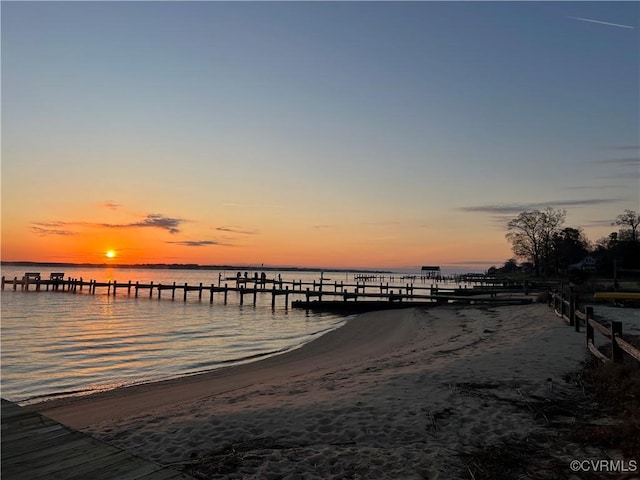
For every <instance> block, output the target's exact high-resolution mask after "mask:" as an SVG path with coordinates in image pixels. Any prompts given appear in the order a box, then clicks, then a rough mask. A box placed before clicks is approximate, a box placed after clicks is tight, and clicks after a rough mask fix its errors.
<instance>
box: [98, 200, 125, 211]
mask: <svg viewBox="0 0 640 480" xmlns="http://www.w3.org/2000/svg"><path fill="white" fill-rule="evenodd" d="M99 206H100V207H102V208H108V209H109V210H116V209H117V208H120V205H119V204H118V203H114V202H111V201H107V202H102V203H101V204H100V205H99Z"/></svg>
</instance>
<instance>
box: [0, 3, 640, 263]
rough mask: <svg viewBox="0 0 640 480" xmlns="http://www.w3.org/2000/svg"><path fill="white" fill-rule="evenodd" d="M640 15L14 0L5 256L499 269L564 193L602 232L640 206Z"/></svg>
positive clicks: (6, 36) (7, 22)
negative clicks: (527, 226)
mask: <svg viewBox="0 0 640 480" xmlns="http://www.w3.org/2000/svg"><path fill="white" fill-rule="evenodd" d="M639 6H640V3H638V2H619V3H618V2H531V3H529V2H491V3H485V2H473V3H467V2H408V3H398V2H355V3H343V2H258V3H253V2H236V3H234V2H193V3H191V2H139V3H132V2H131V3H130V2H102V3H98V2H37V3H36V2H7V1H3V2H2V4H1V9H2V12H1V13H2V52H1V53H2V260H5V261H11V260H13V261H16V260H33V261H51V262H96V263H98V262H100V263H101V262H105V261H108V262H117V263H199V264H236V265H239V264H242V265H259V264H265V265H272V266H282V265H298V266H322V267H386V268H393V267H408V266H419V265H431V264H433V265H458V266H461V268H469V269H480V270H482V269H486V268H488V267H490V266H491V265H501V264H502V263H503V262H504V261H505V260H506V259H508V258H509V257H511V256H512V253H511V249H510V245H509V244H508V243H507V241H506V240H505V233H506V222H507V221H508V220H509V219H511V218H514V217H515V216H517V214H518V213H520V212H521V211H524V210H531V209H543V208H545V207H547V206H552V207H555V208H564V209H566V210H567V222H566V225H567V226H572V227H580V228H583V229H584V232H585V233H586V235H587V236H588V238H589V239H590V240H592V241H594V242H595V241H596V240H598V239H599V238H601V237H604V236H606V235H608V234H609V233H610V232H612V231H614V230H616V228H617V227H614V226H612V225H611V224H612V223H613V221H614V220H615V217H616V216H617V215H618V214H620V213H622V212H623V211H624V210H625V209H632V210H639V209H640V139H639V136H640V133H639V132H640V93H639V92H640V64H639V61H640V60H639V59H640V21H639V18H640V8H639ZM109 251H112V252H114V256H113V258H108V257H107V256H106V253H107V252H109Z"/></svg>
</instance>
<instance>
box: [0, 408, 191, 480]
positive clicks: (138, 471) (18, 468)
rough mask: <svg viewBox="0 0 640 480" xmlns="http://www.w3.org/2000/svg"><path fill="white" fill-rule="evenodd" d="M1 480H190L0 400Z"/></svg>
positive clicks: (188, 477)
mask: <svg viewBox="0 0 640 480" xmlns="http://www.w3.org/2000/svg"><path fill="white" fill-rule="evenodd" d="M0 414H1V416H2V471H1V474H2V480H24V479H29V480H39V479H42V480H49V479H54V478H55V479H64V480H71V479H78V480H81V479H91V480H115V479H122V480H124V479H126V480H134V479H135V480H180V479H181V480H190V479H192V477H190V476H188V475H186V474H184V473H181V472H179V471H177V470H174V469H173V468H170V467H166V466H162V465H160V464H157V463H154V462H151V461H148V460H145V459H143V458H142V457H139V456H137V455H135V454H133V453H129V452H126V451H124V450H121V449H119V448H116V447H114V446H112V445H109V444H108V443H105V442H101V441H99V440H97V439H95V438H93V437H91V436H89V435H86V434H84V433H81V432H78V431H77V430H73V429H71V428H68V427H65V426H64V425H61V424H59V423H58V422H55V421H53V420H51V419H50V418H48V417H45V416H43V415H40V414H39V413H36V412H34V411H32V410H29V408H28V407H20V406H19V405H17V404H15V403H13V402H10V401H8V400H5V399H4V398H3V399H2V404H1V407H0Z"/></svg>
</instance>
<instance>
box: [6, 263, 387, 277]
mask: <svg viewBox="0 0 640 480" xmlns="http://www.w3.org/2000/svg"><path fill="white" fill-rule="evenodd" d="M0 265H2V266H5V265H6V266H12V267H31V266H42V267H56V268H64V267H70V268H107V267H110V268H131V269H158V270H160V269H166V270H251V271H254V270H265V271H279V272H338V273H384V274H391V273H393V272H391V271H388V270H371V269H354V268H321V267H286V266H285V267H274V266H256V265H200V264H197V263H135V264H122V263H76V262H32V261H27V260H24V261H22V260H21V261H4V260H3V261H0Z"/></svg>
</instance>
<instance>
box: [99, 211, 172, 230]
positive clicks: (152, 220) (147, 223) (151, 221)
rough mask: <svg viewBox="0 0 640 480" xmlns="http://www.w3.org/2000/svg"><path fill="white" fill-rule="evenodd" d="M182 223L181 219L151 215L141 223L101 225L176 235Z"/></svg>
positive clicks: (158, 214) (102, 224)
mask: <svg viewBox="0 0 640 480" xmlns="http://www.w3.org/2000/svg"><path fill="white" fill-rule="evenodd" d="M182 222H184V220H183V219H181V218H172V217H165V216H164V215H162V214H161V213H150V214H148V215H147V216H146V217H145V218H144V219H143V220H141V221H139V222H133V223H124V224H114V223H101V224H99V225H100V226H103V227H108V228H148V227H151V228H161V229H163V230H166V231H168V232H169V233H171V234H176V233H179V232H180V229H179V228H178V227H179V226H180V224H181V223H182Z"/></svg>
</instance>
